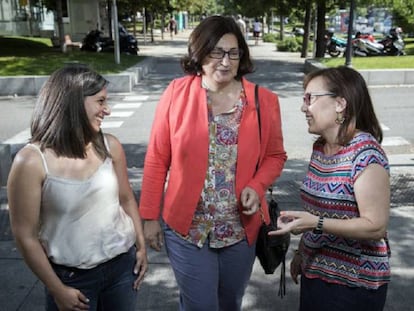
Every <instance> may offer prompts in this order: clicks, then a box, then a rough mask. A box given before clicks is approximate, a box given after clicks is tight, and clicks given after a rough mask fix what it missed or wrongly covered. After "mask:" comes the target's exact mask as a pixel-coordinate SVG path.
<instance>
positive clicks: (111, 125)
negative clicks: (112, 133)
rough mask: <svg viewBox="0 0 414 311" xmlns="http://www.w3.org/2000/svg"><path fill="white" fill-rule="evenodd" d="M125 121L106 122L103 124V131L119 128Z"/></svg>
mask: <svg viewBox="0 0 414 311" xmlns="http://www.w3.org/2000/svg"><path fill="white" fill-rule="evenodd" d="M122 123H124V121H104V122H102V124H101V128H103V129H110V128H118V127H121V126H122Z"/></svg>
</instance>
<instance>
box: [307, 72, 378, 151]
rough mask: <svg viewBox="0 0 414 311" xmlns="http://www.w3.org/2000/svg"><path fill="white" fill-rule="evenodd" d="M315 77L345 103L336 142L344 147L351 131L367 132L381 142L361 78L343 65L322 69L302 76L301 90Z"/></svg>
mask: <svg viewBox="0 0 414 311" xmlns="http://www.w3.org/2000/svg"><path fill="white" fill-rule="evenodd" d="M316 77H321V78H322V79H323V80H324V81H325V83H326V86H327V91H329V92H332V93H335V94H336V95H337V96H338V97H342V98H344V99H345V100H346V108H345V111H344V118H345V121H344V123H343V124H341V126H340V128H339V132H338V137H337V141H338V143H339V144H341V145H345V144H347V143H348V142H349V141H350V140H351V139H352V137H353V136H354V133H355V130H360V131H364V132H368V133H370V134H371V135H372V136H374V137H375V139H376V140H377V141H378V142H379V143H381V142H382V138H383V135H382V130H381V126H380V124H379V122H378V119H377V116H376V115H375V111H374V106H373V104H372V100H371V96H370V94H369V91H368V87H367V85H366V83H365V80H364V78H363V77H362V75H361V74H360V73H359V72H358V71H356V70H355V69H352V68H349V67H346V66H339V67H335V68H323V69H319V70H315V71H313V72H311V73H309V74H308V75H306V76H305V79H304V83H303V85H304V88H306V86H307V85H308V84H309V82H310V81H311V80H313V79H314V78H316Z"/></svg>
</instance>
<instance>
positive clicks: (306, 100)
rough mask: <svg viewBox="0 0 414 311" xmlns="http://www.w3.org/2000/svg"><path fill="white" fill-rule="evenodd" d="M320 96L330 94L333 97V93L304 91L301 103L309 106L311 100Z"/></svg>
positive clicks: (311, 102)
mask: <svg viewBox="0 0 414 311" xmlns="http://www.w3.org/2000/svg"><path fill="white" fill-rule="evenodd" d="M320 96H332V97H335V96H336V94H335V93H329V92H328V93H320V92H314V93H305V94H304V95H303V103H304V104H306V106H310V105H312V104H313V102H314V101H315V100H316V98H318V97H320Z"/></svg>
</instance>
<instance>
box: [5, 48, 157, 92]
mask: <svg viewBox="0 0 414 311" xmlns="http://www.w3.org/2000/svg"><path fill="white" fill-rule="evenodd" d="M152 64H153V58H152V57H146V56H145V59H144V60H142V61H140V62H139V63H137V64H136V65H135V66H133V67H130V68H128V69H127V70H126V71H124V72H122V73H119V74H108V75H103V76H104V77H105V79H107V80H108V81H109V82H110V83H109V85H108V91H109V92H111V93H129V92H132V89H133V87H134V85H135V84H137V83H138V82H140V81H141V80H142V79H144V78H145V76H146V75H147V74H148V73H149V71H150V68H151V66H152ZM48 77H49V76H48V75H42V76H13V77H0V96H15V95H17V96H36V95H37V94H38V93H39V90H40V88H41V87H42V85H43V83H44V82H45V81H46V80H47V78H48Z"/></svg>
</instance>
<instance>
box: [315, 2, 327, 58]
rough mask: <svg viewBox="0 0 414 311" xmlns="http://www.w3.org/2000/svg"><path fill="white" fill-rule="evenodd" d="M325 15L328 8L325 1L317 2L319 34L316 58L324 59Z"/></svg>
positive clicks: (317, 36) (317, 34)
mask: <svg viewBox="0 0 414 311" xmlns="http://www.w3.org/2000/svg"><path fill="white" fill-rule="evenodd" d="M325 14H326V6H325V0H318V1H317V12H316V16H317V24H318V26H317V33H316V53H315V54H316V55H315V57H316V58H323V57H324V56H325V49H326V46H325V45H326V44H325Z"/></svg>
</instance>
